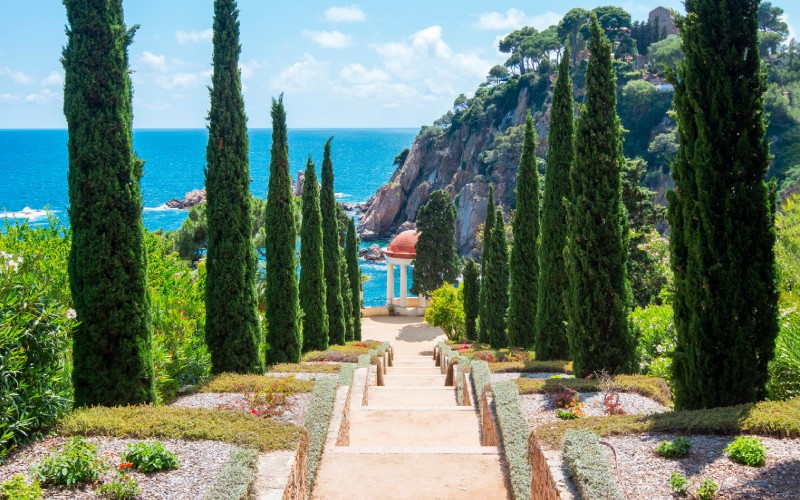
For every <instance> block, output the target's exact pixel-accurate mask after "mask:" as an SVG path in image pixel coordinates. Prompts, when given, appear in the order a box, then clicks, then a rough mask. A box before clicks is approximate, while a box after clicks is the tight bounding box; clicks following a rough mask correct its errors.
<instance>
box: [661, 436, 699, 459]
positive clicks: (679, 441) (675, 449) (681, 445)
mask: <svg viewBox="0 0 800 500" xmlns="http://www.w3.org/2000/svg"><path fill="white" fill-rule="evenodd" d="M691 449H692V442H691V441H689V440H688V439H686V438H675V439H673V440H672V441H671V442H670V441H661V442H660V443H659V444H658V446H656V453H658V454H659V455H661V456H662V457H666V458H683V457H685V456H686V455H688V454H689V450H691Z"/></svg>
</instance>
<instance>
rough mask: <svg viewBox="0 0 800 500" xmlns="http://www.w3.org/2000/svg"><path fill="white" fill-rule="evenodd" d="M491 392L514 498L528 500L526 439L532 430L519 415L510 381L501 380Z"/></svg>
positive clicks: (517, 402) (520, 410)
mask: <svg viewBox="0 0 800 500" xmlns="http://www.w3.org/2000/svg"><path fill="white" fill-rule="evenodd" d="M492 392H493V393H494V407H495V412H496V413H497V424H498V427H499V429H498V430H499V434H500V438H501V440H502V443H503V453H504V455H505V459H506V466H507V467H508V472H509V476H510V481H511V489H512V490H513V492H514V498H515V499H517V500H524V499H530V498H531V481H532V480H533V472H532V469H531V463H530V460H529V459H528V435H529V434H530V432H531V429H530V427H529V426H528V420H527V419H526V418H525V413H524V412H523V411H522V404H521V402H520V398H519V392H517V386H515V385H514V384H513V383H512V382H511V381H510V380H504V381H502V382H498V383H496V384H492Z"/></svg>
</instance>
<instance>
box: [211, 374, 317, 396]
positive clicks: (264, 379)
mask: <svg viewBox="0 0 800 500" xmlns="http://www.w3.org/2000/svg"><path fill="white" fill-rule="evenodd" d="M288 379H289V377H288V376H287V377H272V376H266V375H254V374H239V373H222V374H220V375H218V376H216V377H214V378H212V379H211V380H209V381H208V382H206V383H205V384H204V385H203V387H201V388H200V391H199V392H243V391H249V392H258V391H262V390H264V389H267V388H269V387H271V386H273V385H275V384H277V383H278V382H280V381H281V380H283V381H287V382H286V383H287V386H286V389H287V390H288V392H311V390H312V389H313V388H314V381H313V380H300V379H297V378H292V380H291V381H288Z"/></svg>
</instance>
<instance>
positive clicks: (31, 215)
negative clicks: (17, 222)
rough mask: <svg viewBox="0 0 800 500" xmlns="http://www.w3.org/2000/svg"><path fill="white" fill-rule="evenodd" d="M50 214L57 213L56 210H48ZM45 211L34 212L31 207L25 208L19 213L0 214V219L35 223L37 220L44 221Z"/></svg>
mask: <svg viewBox="0 0 800 500" xmlns="http://www.w3.org/2000/svg"><path fill="white" fill-rule="evenodd" d="M49 212H50V213H57V212H58V211H57V210H50V211H49ZM47 213H48V211H47V210H36V209H34V208H31V207H25V208H23V209H22V210H20V211H19V212H0V218H2V219H28V220H30V221H35V220H39V219H44V218H46V217H47Z"/></svg>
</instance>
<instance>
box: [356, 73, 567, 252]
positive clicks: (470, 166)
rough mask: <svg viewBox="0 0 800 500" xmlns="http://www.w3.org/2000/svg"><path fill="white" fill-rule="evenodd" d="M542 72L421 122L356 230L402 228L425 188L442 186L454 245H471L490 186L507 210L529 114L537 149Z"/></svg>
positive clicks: (546, 83)
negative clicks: (452, 216) (453, 212)
mask: <svg viewBox="0 0 800 500" xmlns="http://www.w3.org/2000/svg"><path fill="white" fill-rule="evenodd" d="M551 83H552V82H551V81H550V78H549V77H547V76H543V77H535V76H531V75H526V76H524V77H515V78H512V79H511V80H509V81H508V82H505V83H502V84H500V85H497V86H494V87H488V86H484V87H482V88H480V89H479V90H478V92H476V94H475V97H473V98H471V99H467V100H463V99H462V100H460V101H459V100H457V101H456V106H455V108H454V111H453V112H449V113H448V114H447V115H445V116H443V117H442V118H441V119H439V120H437V122H435V124H434V126H432V127H423V128H422V130H421V131H420V133H419V135H418V136H417V138H416V139H415V140H414V143H413V144H412V146H411V148H410V150H409V152H408V155H407V156H406V158H405V161H404V162H403V163H402V165H400V166H398V168H397V169H396V170H395V172H394V173H393V174H392V177H391V179H390V180H389V182H388V183H386V184H385V185H383V186H382V187H381V188H380V189H379V190H378V192H377V193H376V194H375V196H373V197H372V198H371V199H370V200H369V201H368V202H367V204H366V209H365V211H364V212H363V215H362V216H361V224H360V226H359V232H360V235H361V238H362V239H364V240H375V239H384V238H389V237H391V236H392V235H393V234H395V233H397V232H398V229H399V228H400V226H401V225H403V224H405V226H404V227H409V226H410V224H409V223H413V222H414V221H415V220H416V215H417V210H418V209H419V207H420V206H422V205H424V204H425V203H426V202H427V201H428V196H429V193H430V192H431V191H434V190H437V189H444V190H445V191H447V192H448V193H450V195H451V196H452V197H453V200H454V202H455V204H456V208H457V218H456V234H455V238H456V246H457V248H458V249H459V252H460V253H461V254H462V255H468V254H471V253H473V252H474V250H475V249H476V248H477V247H478V244H479V241H478V233H479V231H480V229H481V227H482V225H483V221H484V219H485V217H486V199H487V195H488V192H489V183H491V184H492V185H493V186H494V189H495V199H496V200H498V202H499V203H500V204H501V205H502V207H503V210H504V212H505V213H506V214H509V213H510V210H511V209H513V207H514V200H515V194H514V189H515V183H516V173H517V165H518V163H519V158H520V154H521V149H522V138H523V137H522V135H523V130H522V129H523V127H524V122H525V114H526V111H527V110H528V109H531V110H532V112H533V113H534V117H535V118H536V121H537V129H539V130H538V132H539V137H540V148H544V147H546V146H545V143H546V138H545V135H546V121H547V113H546V112H543V111H542V109H543V108H544V109H547V108H549V105H546V104H545V102H544V101H545V100H546V99H547V91H548V89H549V87H550V85H551Z"/></svg>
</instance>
